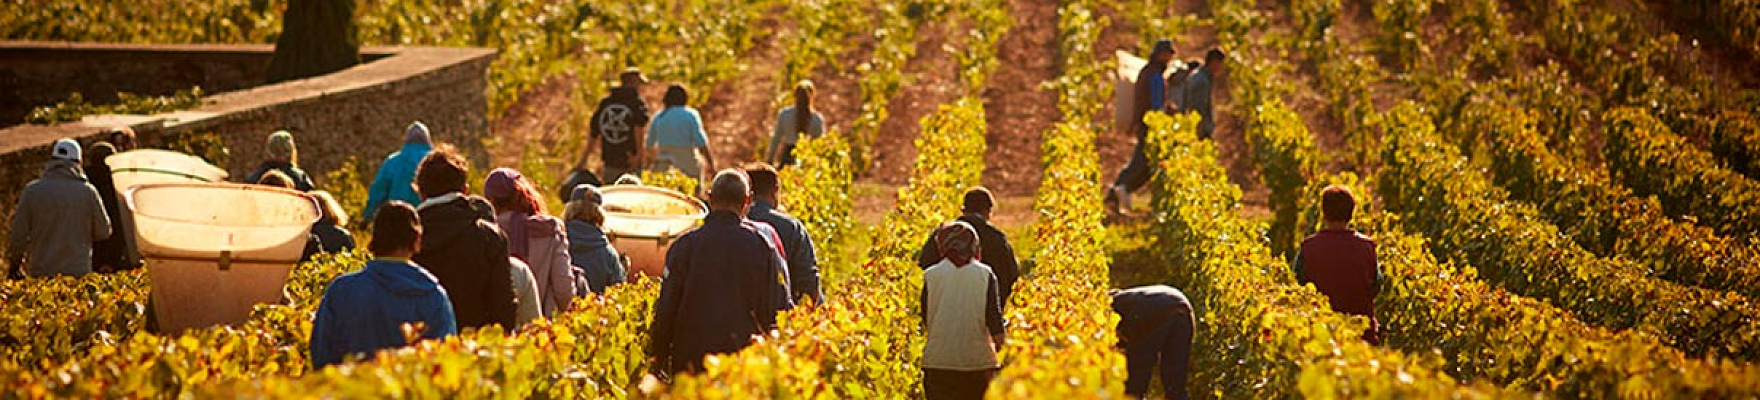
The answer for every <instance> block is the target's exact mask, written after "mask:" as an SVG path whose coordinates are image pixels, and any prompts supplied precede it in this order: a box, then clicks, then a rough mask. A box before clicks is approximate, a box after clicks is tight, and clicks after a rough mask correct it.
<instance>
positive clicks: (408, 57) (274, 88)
mask: <svg viewBox="0 0 1760 400" xmlns="http://www.w3.org/2000/svg"><path fill="white" fill-rule="evenodd" d="M33 50H43V51H92V52H101V53H110V52H114V53H115V54H119V55H128V54H137V55H142V54H145V53H190V52H199V53H220V54H224V53H238V54H241V55H243V54H249V55H253V56H261V55H264V54H271V53H274V51H275V46H274V45H266V44H250V45H240V44H213V45H210V44H153V45H135V44H108V43H72V42H32V41H0V52H16V51H33ZM361 54H362V56H363V57H367V58H369V59H370V58H378V59H377V60H373V61H369V62H366V63H362V64H360V65H356V66H354V67H350V68H348V69H345V70H342V71H338V72H335V73H331V74H327V75H321V76H317V77H312V78H306V79H301V80H295V81H288V82H282V83H278V84H274V85H265V86H257V87H252V88H249V89H244V90H238V91H232V92H225V93H217V94H212V95H208V96H206V97H203V100H204V102H205V103H206V104H204V105H201V106H198V107H196V108H194V109H190V110H183V111H176V112H169V113H161V114H155V115H145V116H143V115H95V116H87V117H86V118H84V119H83V120H81V121H77V122H68V123H61V124H54V125H33V124H23V125H16V126H13V127H9V128H6V129H3V130H0V154H7V153H12V152H17V151H23V150H27V149H32V148H46V146H48V145H49V144H50V143H53V142H54V141H55V140H57V139H61V138H85V137H90V136H94V135H97V134H100V133H102V132H103V131H104V130H105V129H108V128H110V127H113V126H118V125H127V126H130V127H132V128H134V129H135V130H137V131H142V130H159V129H164V128H171V127H180V126H185V125H190V126H191V127H200V126H202V125H205V124H207V123H212V122H215V120H216V119H221V118H224V117H225V116H227V115H231V114H235V113H241V112H248V111H251V110H257V109H263V108H267V107H269V106H272V105H276V104H283V103H299V102H311V101H322V100H323V98H324V97H326V96H328V95H332V94H337V93H345V92H350V91H354V90H361V89H366V88H371V87H374V86H377V85H382V84H386V83H389V82H394V81H399V80H405V79H410V78H414V77H420V76H424V75H429V74H438V73H440V72H439V70H441V69H443V68H439V67H441V66H448V65H454V64H462V63H468V62H473V61H478V60H481V59H484V58H493V57H495V56H496V55H497V51H496V50H495V49H486V48H469V47H427V46H373V47H364V48H362V49H361Z"/></svg>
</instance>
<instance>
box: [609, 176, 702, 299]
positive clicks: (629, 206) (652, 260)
mask: <svg viewBox="0 0 1760 400" xmlns="http://www.w3.org/2000/svg"><path fill="white" fill-rule="evenodd" d="M599 192H600V193H602V194H604V207H605V233H606V235H607V236H610V239H611V245H612V246H613V247H615V248H617V251H618V252H619V253H622V254H624V255H626V256H629V260H630V266H629V278H630V279H631V280H633V279H635V278H636V277H637V276H638V275H647V276H650V277H656V278H658V277H663V276H665V275H666V250H667V249H670V248H671V247H672V240H673V239H676V238H678V237H679V236H681V235H684V234H685V233H686V232H690V231H691V230H692V229H696V227H697V224H699V223H701V222H702V221H703V216H705V215H707V214H708V207H705V206H704V205H703V202H702V201H698V200H697V199H694V198H691V197H690V196H685V195H684V194H683V193H679V192H677V191H674V190H669V189H663V188H657V187H653V186H637V185H611V186H605V187H601V188H599Z"/></svg>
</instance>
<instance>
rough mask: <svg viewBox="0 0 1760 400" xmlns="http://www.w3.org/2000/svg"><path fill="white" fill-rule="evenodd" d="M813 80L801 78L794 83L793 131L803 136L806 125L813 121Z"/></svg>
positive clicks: (805, 132) (805, 131) (814, 90)
mask: <svg viewBox="0 0 1760 400" xmlns="http://www.w3.org/2000/svg"><path fill="white" fill-rule="evenodd" d="M816 91H818V89H815V88H813V81H811V80H806V79H802V80H801V81H800V82H799V83H796V84H794V132H795V133H796V134H798V135H801V136H805V135H806V134H807V129H808V126H807V124H810V123H812V122H813V92H816Z"/></svg>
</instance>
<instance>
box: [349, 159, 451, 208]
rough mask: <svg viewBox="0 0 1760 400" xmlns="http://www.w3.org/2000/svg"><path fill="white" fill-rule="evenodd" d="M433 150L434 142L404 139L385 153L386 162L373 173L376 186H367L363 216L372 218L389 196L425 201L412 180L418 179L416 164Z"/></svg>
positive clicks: (410, 201)
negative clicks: (389, 152) (399, 146)
mask: <svg viewBox="0 0 1760 400" xmlns="http://www.w3.org/2000/svg"><path fill="white" fill-rule="evenodd" d="M433 150H434V147H433V146H429V145H427V144H424V143H405V144H404V145H403V148H402V149H399V150H397V152H396V153H391V156H390V157H385V163H383V164H379V173H378V175H377V176H374V177H373V186H371V187H368V188H367V209H366V210H365V211H362V212H361V218H365V220H366V221H372V220H373V215H374V214H378V213H379V206H380V205H382V204H385V202H386V201H390V200H403V202H405V203H409V205H410V206H412V207H413V206H415V205H417V204H422V196H421V195H418V194H416V188H415V186H414V185H412V184H413V183H415V180H416V165H419V164H421V163H422V158H423V157H427V156H428V152H429V151H433Z"/></svg>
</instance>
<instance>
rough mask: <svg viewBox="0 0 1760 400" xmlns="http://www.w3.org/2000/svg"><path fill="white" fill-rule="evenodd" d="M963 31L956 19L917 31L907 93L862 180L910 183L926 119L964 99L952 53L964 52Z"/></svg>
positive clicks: (891, 110)
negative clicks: (918, 140)
mask: <svg viewBox="0 0 1760 400" xmlns="http://www.w3.org/2000/svg"><path fill="white" fill-rule="evenodd" d="M964 31H965V30H964V28H963V24H962V22H961V21H958V20H956V19H954V18H941V19H938V20H937V21H936V23H935V24H933V25H929V26H924V27H921V28H919V29H918V31H917V53H916V55H915V56H913V57H911V59H910V61H906V62H905V67H904V68H905V76H906V82H905V85H904V88H903V89H900V90H899V91H898V93H897V94H895V95H893V97H892V99H891V100H889V101H888V103H887V104H886V113H887V118H886V120H885V121H883V122H881V123H880V132H879V134H878V135H876V137H875V138H874V161H873V162H872V163H871V164H870V165H869V166H868V171H867V173H866V174H865V176H863V177H862V180H864V181H869V182H879V183H883V184H888V185H895V186H902V185H904V184H905V183H908V182H909V181H910V173H911V168H912V164H913V163H915V162H916V159H917V147H916V143H915V142H916V139H917V133H918V132H920V131H922V118H923V117H924V116H927V115H929V114H930V113H933V112H935V110H936V109H937V108H938V107H939V106H940V105H942V104H948V103H952V102H953V101H954V100H958V99H959V96H960V82H959V71H958V68H959V65H958V63H957V62H956V61H954V59H953V56H952V55H951V54H949V53H948V52H949V51H954V49H962V48H964V44H965V37H964V35H958V34H955V32H964Z"/></svg>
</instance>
